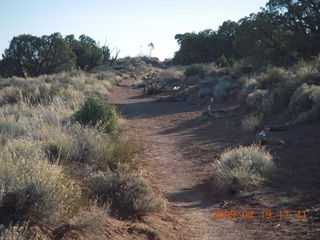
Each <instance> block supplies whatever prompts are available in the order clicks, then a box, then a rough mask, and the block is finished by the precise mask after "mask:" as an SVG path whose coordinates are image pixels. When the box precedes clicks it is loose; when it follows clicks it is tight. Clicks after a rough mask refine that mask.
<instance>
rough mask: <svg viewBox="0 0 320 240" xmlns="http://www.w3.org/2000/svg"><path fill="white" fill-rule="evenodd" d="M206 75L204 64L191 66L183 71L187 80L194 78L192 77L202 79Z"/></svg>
mask: <svg viewBox="0 0 320 240" xmlns="http://www.w3.org/2000/svg"><path fill="white" fill-rule="evenodd" d="M207 74H208V71H207V68H206V65H205V64H192V65H190V66H188V67H187V68H186V69H185V70H184V75H185V77H187V78H188V77H194V76H198V77H200V78H204V77H205V75H207Z"/></svg>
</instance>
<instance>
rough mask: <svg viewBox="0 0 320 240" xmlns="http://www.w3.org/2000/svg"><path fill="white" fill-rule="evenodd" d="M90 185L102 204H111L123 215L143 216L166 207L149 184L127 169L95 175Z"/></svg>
mask: <svg viewBox="0 0 320 240" xmlns="http://www.w3.org/2000/svg"><path fill="white" fill-rule="evenodd" d="M89 184H90V189H92V193H93V194H94V195H95V196H97V197H98V198H99V201H100V203H107V202H111V208H112V209H113V210H116V211H118V213H120V214H121V215H125V216H128V215H129V216H130V215H134V216H142V215H145V214H148V213H155V212H160V211H162V210H163V209H164V207H165V202H164V200H162V199H160V198H159V197H157V196H155V195H154V193H153V192H152V189H151V187H150V186H149V185H148V184H147V182H145V181H144V180H143V179H142V178H140V177H139V176H138V175H136V174H134V173H131V172H128V170H127V169H126V168H122V167H120V168H118V169H116V170H115V171H114V172H106V173H103V172H99V173H96V174H93V175H92V176H91V177H90V179H89Z"/></svg>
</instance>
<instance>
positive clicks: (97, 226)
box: [70, 205, 109, 236]
mask: <svg viewBox="0 0 320 240" xmlns="http://www.w3.org/2000/svg"><path fill="white" fill-rule="evenodd" d="M108 213H109V209H108V206H102V207H98V206H96V205H92V206H90V207H88V208H87V209H83V210H82V211H80V212H79V213H78V214H77V215H76V216H74V217H73V218H72V219H71V221H70V222H71V224H72V225H73V226H74V227H75V228H76V229H81V230H82V232H85V235H86V236H90V235H94V234H99V233H101V232H102V231H103V226H104V225H105V224H107V223H108V218H109V214H108Z"/></svg>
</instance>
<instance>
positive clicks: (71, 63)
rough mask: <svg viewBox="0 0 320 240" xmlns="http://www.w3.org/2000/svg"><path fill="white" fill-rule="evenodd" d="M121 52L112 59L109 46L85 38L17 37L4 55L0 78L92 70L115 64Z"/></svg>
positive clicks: (52, 36) (52, 35) (59, 36)
mask: <svg viewBox="0 0 320 240" xmlns="http://www.w3.org/2000/svg"><path fill="white" fill-rule="evenodd" d="M118 54H119V52H117V53H116V55H115V56H113V57H111V51H110V49H109V48H108V47H107V46H102V47H100V46H99V45H98V43H97V42H96V41H95V40H93V39H92V38H90V37H89V36H86V35H81V36H80V37H79V39H78V40H77V39H75V38H74V35H68V36H66V37H65V38H63V37H62V35H61V34H60V33H53V34H51V35H49V36H46V35H45V36H42V37H37V36H32V35H30V34H22V35H19V36H17V37H14V38H13V39H12V40H11V42H10V45H9V48H7V49H6V50H5V51H4V54H3V55H2V60H1V61H0V75H1V76H3V77H12V76H18V77H36V76H39V75H41V74H52V73H58V72H62V71H69V70H73V69H82V70H85V71H90V70H91V69H92V68H94V67H96V66H100V65H102V64H108V63H112V62H114V60H115V59H116V58H117V56H118Z"/></svg>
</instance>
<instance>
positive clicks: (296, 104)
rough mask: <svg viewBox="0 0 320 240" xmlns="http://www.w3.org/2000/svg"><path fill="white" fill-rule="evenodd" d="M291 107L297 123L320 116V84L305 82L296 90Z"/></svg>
mask: <svg viewBox="0 0 320 240" xmlns="http://www.w3.org/2000/svg"><path fill="white" fill-rule="evenodd" d="M289 108H290V110H291V111H292V112H293V113H295V114H296V120H295V121H296V122H297V123H298V122H304V121H308V120H313V119H317V118H320V86H316V85H307V84H303V85H302V86H301V87H299V88H298V89H297V90H296V91H295V92H294V94H293V96H292V98H291V100H290V104H289Z"/></svg>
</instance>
